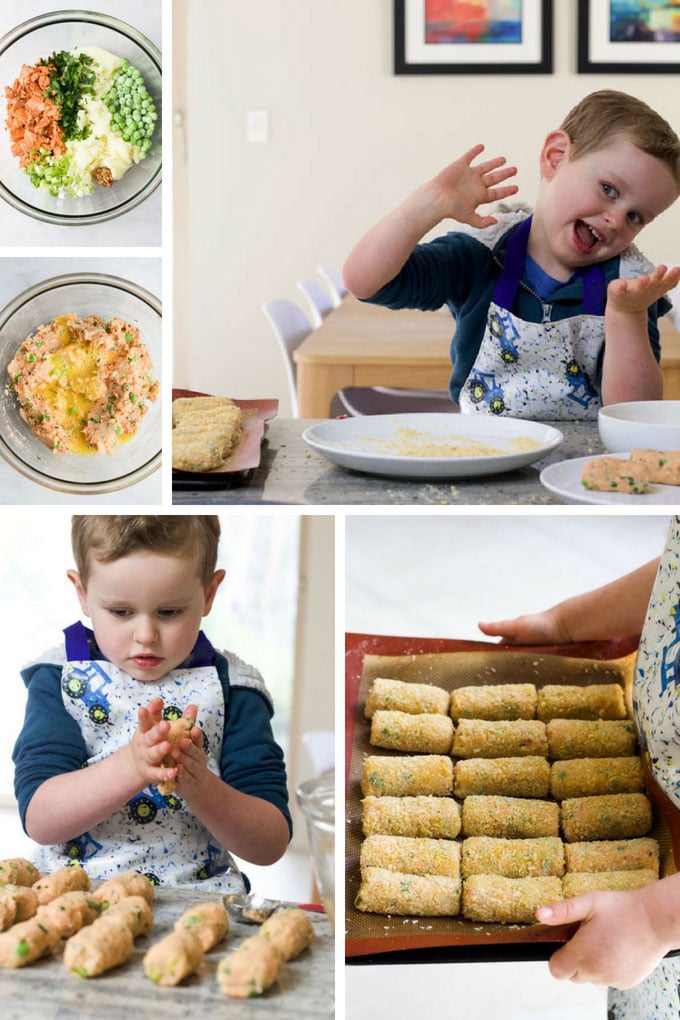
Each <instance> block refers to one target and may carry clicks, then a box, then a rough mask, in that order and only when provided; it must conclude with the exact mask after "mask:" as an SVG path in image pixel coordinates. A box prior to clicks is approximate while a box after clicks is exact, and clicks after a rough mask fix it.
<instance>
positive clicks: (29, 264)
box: [0, 255, 161, 506]
mask: <svg viewBox="0 0 680 1020" xmlns="http://www.w3.org/2000/svg"><path fill="white" fill-rule="evenodd" d="M3 263H4V264H3V266H2V272H1V273H0V309H1V308H4V307H5V305H6V304H7V303H8V302H9V301H11V300H13V299H14V298H15V297H16V296H17V295H18V294H20V293H21V291H23V290H25V289H26V288H27V287H31V286H33V285H34V284H35V283H38V282H40V281H42V280H47V279H49V278H50V277H53V276H63V275H64V274H66V273H76V272H91V273H92V272H94V273H110V274H111V275H112V276H118V277H121V278H123V279H128V280H131V281H132V282H134V283H137V284H139V285H140V286H142V287H144V288H146V290H148V291H150V292H151V293H152V294H155V295H156V296H158V297H159V298H160V296H161V260H160V259H156V258H111V257H101V258H100V257H93V256H92V255H89V256H88V257H87V258H85V257H78V258H69V257H66V258H46V259H33V258H16V259H4V260H3ZM160 502H161V471H160V470H158V471H155V472H154V473H153V474H152V475H150V476H149V477H148V478H145V479H143V480H142V481H140V482H137V484H136V485H131V486H129V487H128V488H126V489H121V490H120V492H112V493H107V494H104V495H99V496H96V495H91V494H88V495H87V496H77V495H73V494H71V493H61V492H53V491H52V489H48V488H46V487H45V486H43V485H38V484H37V483H36V482H32V481H31V480H30V479H28V478H24V477H23V475H20V474H19V472H18V471H15V470H14V468H12V467H11V466H10V465H9V464H7V463H6V461H4V460H2V459H0V503H5V504H9V503H12V504H17V503H49V504H50V505H62V506H64V505H66V506H83V505H88V506H90V505H101V504H105V505H107V506H108V505H116V506H120V505H127V504H130V505H139V504H158V503H160Z"/></svg>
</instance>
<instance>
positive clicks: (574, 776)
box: [550, 756, 645, 800]
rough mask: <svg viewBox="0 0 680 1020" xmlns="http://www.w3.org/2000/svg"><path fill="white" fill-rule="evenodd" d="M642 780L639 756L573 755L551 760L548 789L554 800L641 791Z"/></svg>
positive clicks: (642, 787) (642, 786)
mask: <svg viewBox="0 0 680 1020" xmlns="http://www.w3.org/2000/svg"><path fill="white" fill-rule="evenodd" d="M644 788H645V781H644V777H643V774H642V762H641V761H640V759H639V758H636V757H633V756H631V757H628V758H573V759H571V760H568V761H558V762H553V764H552V766H551V769H550V792H551V793H552V795H553V797H554V798H555V799H556V800H565V799H566V798H568V797H594V796H597V795H598V794H604V793H642V791H643V790H644Z"/></svg>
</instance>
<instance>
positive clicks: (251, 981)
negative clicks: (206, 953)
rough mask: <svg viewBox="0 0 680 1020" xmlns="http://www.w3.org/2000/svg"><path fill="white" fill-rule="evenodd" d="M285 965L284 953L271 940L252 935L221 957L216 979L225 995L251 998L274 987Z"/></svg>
mask: <svg viewBox="0 0 680 1020" xmlns="http://www.w3.org/2000/svg"><path fill="white" fill-rule="evenodd" d="M282 965H283V960H282V957H281V954H280V953H279V952H278V951H277V950H276V949H275V948H274V946H273V945H272V944H271V942H268V941H267V939H262V938H260V937H259V935H253V936H252V937H251V938H248V939H245V940H244V941H243V942H242V943H241V945H240V946H239V947H238V949H234V951H233V952H231V953H227V955H226V956H223V957H222V959H221V960H220V962H219V963H218V965H217V981H218V984H219V986H220V988H221V989H222V991H223V992H224V993H225V994H226V995H229V996H231V997H232V998H235V999H251V998H253V997H254V996H256V995H262V993H263V992H266V990H267V989H268V988H271V986H272V985H273V984H274V982H275V981H276V979H277V977H278V976H279V969H280V967H281V966H282Z"/></svg>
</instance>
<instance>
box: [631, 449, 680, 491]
mask: <svg viewBox="0 0 680 1020" xmlns="http://www.w3.org/2000/svg"><path fill="white" fill-rule="evenodd" d="M630 466H631V470H632V471H634V472H635V474H639V475H641V476H642V477H643V478H646V479H647V480H648V481H649V482H653V483H654V484H655V485H680V451H679V450H666V451H664V452H662V451H659V450H643V449H640V448H637V447H636V448H635V449H634V450H631V451H630Z"/></svg>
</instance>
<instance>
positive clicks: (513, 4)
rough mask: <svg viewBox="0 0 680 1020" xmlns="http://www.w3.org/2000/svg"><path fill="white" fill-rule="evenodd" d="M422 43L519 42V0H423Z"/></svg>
mask: <svg viewBox="0 0 680 1020" xmlns="http://www.w3.org/2000/svg"><path fill="white" fill-rule="evenodd" d="M638 6H639V5H638ZM425 42H426V43H427V44H428V45H432V44H438V43H441V44H448V43H499V44H503V43H521V42H522V0H425Z"/></svg>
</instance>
